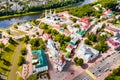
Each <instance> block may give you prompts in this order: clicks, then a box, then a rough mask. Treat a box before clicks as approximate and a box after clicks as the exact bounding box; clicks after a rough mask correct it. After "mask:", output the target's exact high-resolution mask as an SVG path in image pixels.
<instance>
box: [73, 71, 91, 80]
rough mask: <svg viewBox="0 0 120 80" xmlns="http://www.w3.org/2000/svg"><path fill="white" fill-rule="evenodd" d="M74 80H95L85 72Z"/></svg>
mask: <svg viewBox="0 0 120 80" xmlns="http://www.w3.org/2000/svg"><path fill="white" fill-rule="evenodd" d="M73 80H93V79H92V78H91V77H90V76H89V75H88V74H87V73H86V72H83V73H82V74H80V75H79V76H77V77H76V78H74V79H73Z"/></svg>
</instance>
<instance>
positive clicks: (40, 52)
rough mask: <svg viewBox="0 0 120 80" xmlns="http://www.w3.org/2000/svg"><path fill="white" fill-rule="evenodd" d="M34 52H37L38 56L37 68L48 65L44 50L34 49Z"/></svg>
mask: <svg viewBox="0 0 120 80" xmlns="http://www.w3.org/2000/svg"><path fill="white" fill-rule="evenodd" d="M32 54H33V55H34V54H36V55H37V56H38V60H39V63H38V64H37V65H35V68H40V67H44V66H48V63H47V59H46V57H45V53H44V50H34V51H32Z"/></svg>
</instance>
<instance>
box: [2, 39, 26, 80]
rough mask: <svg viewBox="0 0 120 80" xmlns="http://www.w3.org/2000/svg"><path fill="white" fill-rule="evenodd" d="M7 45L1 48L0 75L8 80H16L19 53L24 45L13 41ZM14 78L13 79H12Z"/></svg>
mask: <svg viewBox="0 0 120 80" xmlns="http://www.w3.org/2000/svg"><path fill="white" fill-rule="evenodd" d="M11 42H12V41H10V43H8V44H7V45H6V46H4V48H1V53H0V73H1V74H4V75H5V77H6V79H8V80H16V77H17V75H16V71H17V70H18V65H17V63H18V59H19V56H20V55H21V54H20V53H21V52H20V51H21V49H22V48H23V46H24V45H25V44H24V43H23V42H20V41H17V42H16V41H15V42H14V43H11ZM13 76H14V77H13Z"/></svg>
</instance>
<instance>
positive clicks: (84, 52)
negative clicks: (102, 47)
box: [77, 45, 99, 62]
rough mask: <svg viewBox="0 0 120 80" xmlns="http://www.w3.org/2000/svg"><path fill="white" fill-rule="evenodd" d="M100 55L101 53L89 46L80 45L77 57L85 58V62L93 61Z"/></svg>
mask: <svg viewBox="0 0 120 80" xmlns="http://www.w3.org/2000/svg"><path fill="white" fill-rule="evenodd" d="M98 55H99V51H97V50H95V49H93V48H92V47H89V46H87V45H80V48H79V50H78V51H77V57H78V58H83V59H84V61H85V62H89V61H92V60H93V59H95V58H96V57H97V56H98Z"/></svg>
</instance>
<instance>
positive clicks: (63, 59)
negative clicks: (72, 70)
mask: <svg viewBox="0 0 120 80" xmlns="http://www.w3.org/2000/svg"><path fill="white" fill-rule="evenodd" d="M61 59H62V63H64V62H65V57H64V55H62V56H61Z"/></svg>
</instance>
